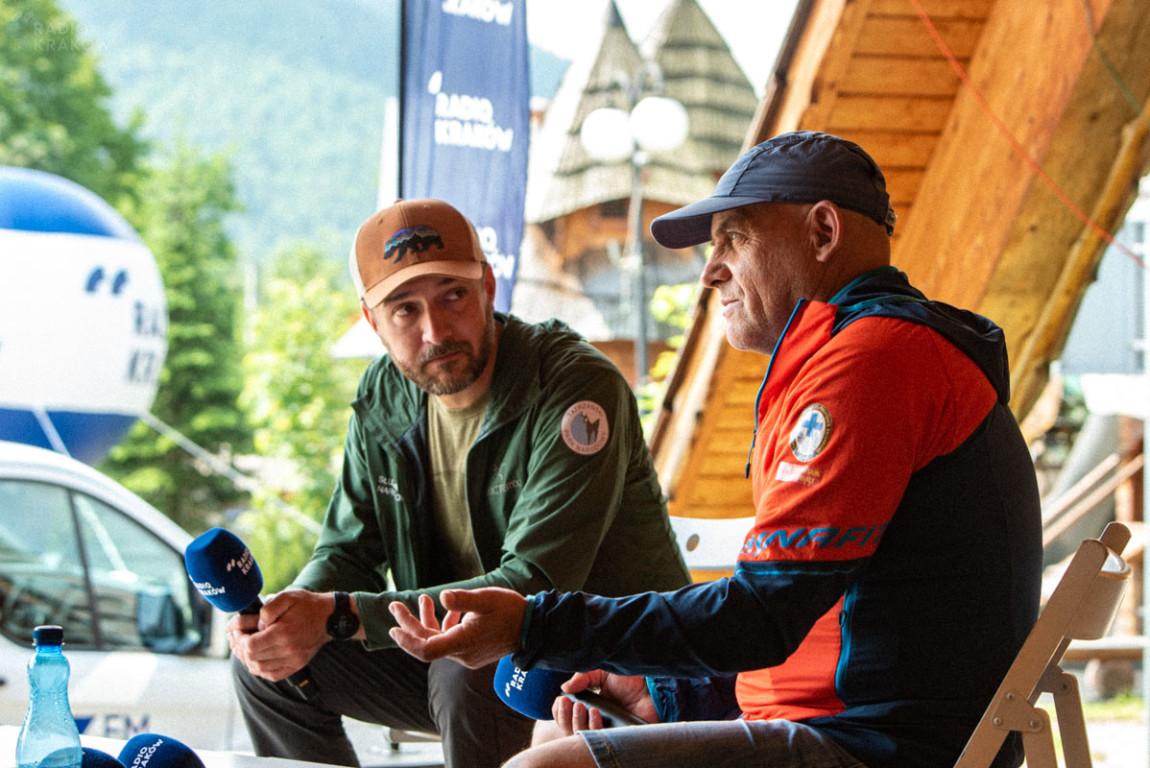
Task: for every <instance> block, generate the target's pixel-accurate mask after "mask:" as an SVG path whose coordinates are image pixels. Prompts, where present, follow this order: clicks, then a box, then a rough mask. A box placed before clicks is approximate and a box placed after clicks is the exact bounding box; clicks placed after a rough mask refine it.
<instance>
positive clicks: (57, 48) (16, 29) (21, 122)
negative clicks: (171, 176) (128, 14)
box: [0, 0, 148, 207]
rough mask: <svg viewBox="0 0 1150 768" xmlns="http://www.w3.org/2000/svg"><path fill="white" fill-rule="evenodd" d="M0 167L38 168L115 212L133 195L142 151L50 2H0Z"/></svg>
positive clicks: (88, 51)
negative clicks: (114, 113)
mask: <svg viewBox="0 0 1150 768" xmlns="http://www.w3.org/2000/svg"><path fill="white" fill-rule="evenodd" d="M0 39H2V40H3V44H2V45H0V165H13V166H18V167H22V168H36V169H39V170H42V171H48V172H50V173H55V174H57V175H59V176H63V177H64V178H67V179H71V180H72V181H75V182H76V183H78V184H80V185H82V186H84V187H87V188H88V189H90V190H92V191H93V192H95V193H96V194H97V195H99V196H100V197H102V198H104V199H105V200H107V201H108V202H109V203H111V204H112V205H113V206H116V207H119V206H120V205H121V204H122V203H123V202H124V201H125V199H126V198H130V197H132V196H133V195H134V192H135V190H136V189H137V185H138V182H139V179H138V173H139V165H140V162H141V159H142V158H143V157H144V155H145V153H146V151H147V149H148V146H147V144H146V143H145V142H144V141H143V140H142V139H141V138H140V137H139V135H138V132H139V128H140V125H141V124H142V121H143V118H142V116H141V115H140V114H139V113H137V114H136V115H135V117H134V118H133V119H132V121H131V124H130V125H129V126H128V127H127V128H119V127H117V126H116V124H115V122H114V121H113V119H112V113H111V110H110V109H109V107H108V103H107V102H108V99H109V97H110V96H111V89H110V88H109V87H108V85H107V83H105V82H104V79H103V78H102V77H101V76H100V73H99V71H98V70H97V60H96V56H95V55H94V54H93V49H92V45H91V43H89V42H88V41H86V40H84V39H83V38H82V37H81V36H80V34H79V31H78V29H77V27H76V22H75V20H74V19H73V18H72V17H71V16H70V15H69V14H67V13H66V12H64V11H62V10H60V8H59V7H58V6H57V4H56V2H55V0H0Z"/></svg>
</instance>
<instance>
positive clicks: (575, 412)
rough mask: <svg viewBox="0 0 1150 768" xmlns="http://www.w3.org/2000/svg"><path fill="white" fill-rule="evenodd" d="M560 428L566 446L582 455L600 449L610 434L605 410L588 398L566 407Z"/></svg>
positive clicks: (593, 452) (596, 451)
mask: <svg viewBox="0 0 1150 768" xmlns="http://www.w3.org/2000/svg"><path fill="white" fill-rule="evenodd" d="M562 429H563V442H565V443H567V447H568V448H570V449H571V450H573V451H575V453H581V454H583V455H584V456H590V455H592V454H595V453H598V452H599V451H601V450H602V449H603V446H605V445H606V444H607V438H608V437H610V435H611V425H609V424H608V423H607V412H606V411H604V410H603V408H602V407H601V406H600V405H599V404H598V403H593V402H591V401H590V400H580V401H579V402H578V403H575V404H574V405H572V406H571V407H570V408H568V409H567V412H566V413H564V414H563V427H562Z"/></svg>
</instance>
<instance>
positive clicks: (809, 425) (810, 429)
mask: <svg viewBox="0 0 1150 768" xmlns="http://www.w3.org/2000/svg"><path fill="white" fill-rule="evenodd" d="M824 426H826V425H825V423H824V422H823V417H822V415H821V414H820V413H819V412H818V411H811V415H810V417H809V418H808V419H807V420H806V421H805V422H803V428H804V429H805V430H806V432H807V434H806V436H807V437H810V436H811V434H813V433H814V432H822V431H823V427H824Z"/></svg>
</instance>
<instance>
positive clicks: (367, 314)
mask: <svg viewBox="0 0 1150 768" xmlns="http://www.w3.org/2000/svg"><path fill="white" fill-rule="evenodd" d="M359 308H360V309H362V310H363V319H364V320H366V321H367V324H368V325H370V326H371V330H373V331H375V333H376V335H377V336H378V335H379V328H377V327H376V325H375V314H374V313H373V312H372V311H371V310H370V309H368V308H367V305H366V304H364V303H363V302H362V301H361V302H359Z"/></svg>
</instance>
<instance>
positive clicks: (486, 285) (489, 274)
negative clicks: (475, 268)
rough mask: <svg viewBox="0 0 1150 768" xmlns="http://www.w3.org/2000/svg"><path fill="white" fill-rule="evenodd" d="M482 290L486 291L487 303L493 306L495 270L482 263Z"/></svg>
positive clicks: (489, 265)
mask: <svg viewBox="0 0 1150 768" xmlns="http://www.w3.org/2000/svg"><path fill="white" fill-rule="evenodd" d="M483 289H484V290H485V291H487V301H489V302H490V303H491V305H492V306H494V305H495V270H493V269H492V268H491V264H489V263H487V262H484V264H483Z"/></svg>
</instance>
